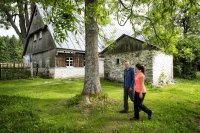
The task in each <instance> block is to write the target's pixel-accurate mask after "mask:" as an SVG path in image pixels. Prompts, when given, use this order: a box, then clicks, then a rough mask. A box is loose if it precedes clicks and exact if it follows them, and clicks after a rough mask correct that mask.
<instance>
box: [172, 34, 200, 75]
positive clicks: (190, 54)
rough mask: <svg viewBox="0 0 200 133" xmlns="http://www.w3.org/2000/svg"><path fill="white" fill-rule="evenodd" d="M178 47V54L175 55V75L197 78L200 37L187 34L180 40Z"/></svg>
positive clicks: (199, 62) (199, 61)
mask: <svg viewBox="0 0 200 133" xmlns="http://www.w3.org/2000/svg"><path fill="white" fill-rule="evenodd" d="M177 49H178V54H176V55H175V56H174V74H175V77H181V78H185V79H194V78H196V71H197V67H198V65H199V64H200V60H199V59H200V38H199V37H198V36H187V37H186V38H185V39H183V40H181V41H179V43H178V45H177Z"/></svg>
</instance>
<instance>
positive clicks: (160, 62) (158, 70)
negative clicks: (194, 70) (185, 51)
mask: <svg viewBox="0 0 200 133" xmlns="http://www.w3.org/2000/svg"><path fill="white" fill-rule="evenodd" d="M161 75H164V77H163V76H161ZM161 78H162V80H164V82H166V83H168V82H171V81H172V80H173V56H172V55H166V54H164V53H162V52H157V53H156V54H155V55H154V57H153V85H155V86H157V85H159V82H160V81H161Z"/></svg>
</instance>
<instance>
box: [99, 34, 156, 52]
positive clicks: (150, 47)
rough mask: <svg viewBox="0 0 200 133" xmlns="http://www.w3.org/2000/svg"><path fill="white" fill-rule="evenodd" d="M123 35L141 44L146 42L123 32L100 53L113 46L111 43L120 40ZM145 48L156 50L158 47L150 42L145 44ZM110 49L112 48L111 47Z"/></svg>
mask: <svg viewBox="0 0 200 133" xmlns="http://www.w3.org/2000/svg"><path fill="white" fill-rule="evenodd" d="M124 37H128V38H130V39H134V40H136V41H138V42H140V43H141V44H144V43H146V42H145V41H143V40H140V39H137V38H134V37H132V36H129V35H126V34H123V35H121V36H120V37H119V38H117V39H116V40H115V42H113V43H112V44H110V45H109V46H107V47H106V48H105V49H104V50H103V51H102V52H101V53H100V54H104V53H105V52H107V51H108V50H109V48H111V47H113V45H115V44H116V43H117V42H118V41H120V40H121V39H123V38H124ZM131 45H132V44H131ZM146 48H147V49H156V50H158V49H159V48H158V47H156V46H155V45H152V44H147V47H146ZM111 49H112V48H111Z"/></svg>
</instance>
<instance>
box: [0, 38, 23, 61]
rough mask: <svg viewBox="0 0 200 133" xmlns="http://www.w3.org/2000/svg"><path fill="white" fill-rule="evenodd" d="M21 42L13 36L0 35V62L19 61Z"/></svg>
mask: <svg viewBox="0 0 200 133" xmlns="http://www.w3.org/2000/svg"><path fill="white" fill-rule="evenodd" d="M22 48H23V46H22V43H21V41H20V40H19V39H18V38H16V37H15V36H12V37H8V36H7V37H0V62H21V58H22Z"/></svg>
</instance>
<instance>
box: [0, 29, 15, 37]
mask: <svg viewBox="0 0 200 133" xmlns="http://www.w3.org/2000/svg"><path fill="white" fill-rule="evenodd" d="M13 35H15V36H16V37H18V36H17V34H16V32H15V30H14V29H13V28H12V27H11V28H10V29H9V30H6V29H4V28H0V36H13Z"/></svg>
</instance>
